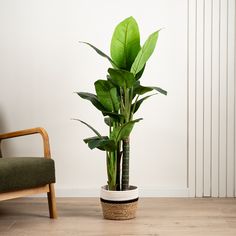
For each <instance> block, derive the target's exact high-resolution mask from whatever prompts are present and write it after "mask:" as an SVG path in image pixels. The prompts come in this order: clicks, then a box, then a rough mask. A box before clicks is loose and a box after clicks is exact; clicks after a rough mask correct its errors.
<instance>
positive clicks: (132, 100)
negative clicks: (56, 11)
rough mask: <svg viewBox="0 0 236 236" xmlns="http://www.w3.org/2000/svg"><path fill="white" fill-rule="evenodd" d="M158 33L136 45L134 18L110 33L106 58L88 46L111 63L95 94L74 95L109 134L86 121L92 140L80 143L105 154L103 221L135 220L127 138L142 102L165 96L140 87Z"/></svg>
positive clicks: (123, 22) (158, 91)
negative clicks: (99, 118) (97, 116)
mask: <svg viewBox="0 0 236 236" xmlns="http://www.w3.org/2000/svg"><path fill="white" fill-rule="evenodd" d="M158 34H159V30H158V31H156V32H154V33H152V34H151V35H150V36H149V37H148V39H147V40H146V42H145V43H144V45H143V46H142V47H141V46H140V35H139V28H138V24H137V22H136V21H135V19H134V18H133V17H129V18H126V19H125V20H123V21H122V22H120V23H119V24H118V25H117V26H116V28H115V31H114V33H113V36H112V40H111V45H110V54H111V56H110V57H109V56H108V55H106V54H105V53H103V52H102V51H101V50H99V49H98V48H96V47H95V46H93V45H92V44H90V43H87V42H82V43H85V44H87V45H89V46H90V47H92V48H93V49H94V50H95V51H96V52H97V53H98V54H99V55H101V56H102V57H105V58H106V59H108V60H109V62H110V63H111V67H110V68H109V69H108V71H107V72H108V73H107V77H106V79H104V80H97V81H96V82H95V83H94V86H95V91H96V94H92V93H88V92H77V94H78V95H79V96H80V97H81V98H83V99H86V100H88V101H90V102H91V103H92V104H93V105H94V106H95V107H96V108H97V109H98V110H99V111H100V112H101V113H102V115H103V116H104V122H105V123H106V125H107V126H108V131H109V132H108V135H105V136H104V135H102V134H100V133H99V132H98V131H97V130H96V129H95V128H93V127H92V126H90V125H89V124H87V123H86V122H84V121H82V120H79V119H75V120H78V121H80V122H82V123H83V124H85V125H86V126H88V127H89V128H90V129H91V130H92V131H93V132H94V133H95V136H93V137H89V138H86V139H84V142H85V143H86V144H87V145H88V146H89V148H90V149H95V148H98V149H99V150H102V151H105V153H106V164H107V178H108V181H107V185H105V186H103V187H102V188H101V204H102V208H103V215H104V218H106V219H119V220H121V219H131V218H134V217H135V213H136V209H137V202H138V189H137V187H136V186H130V185H129V159H130V140H129V136H130V133H131V131H132V129H133V127H134V125H135V123H137V122H139V121H140V120H142V119H141V118H138V119H135V118H134V114H135V113H136V112H137V110H138V109H139V108H140V105H141V104H142V103H143V101H145V100H146V99H147V98H149V97H151V96H153V95H155V94H156V93H154V94H149V95H145V96H142V95H144V94H146V93H148V92H151V91H153V90H154V91H156V92H157V93H161V94H164V95H166V94H167V92H166V91H165V90H163V89H161V88H160V87H148V86H143V85H141V84H140V78H141V76H142V74H143V72H144V69H145V65H146V62H147V61H148V59H149V58H150V56H151V55H152V53H153V51H154V49H155V46H156V42H157V39H158Z"/></svg>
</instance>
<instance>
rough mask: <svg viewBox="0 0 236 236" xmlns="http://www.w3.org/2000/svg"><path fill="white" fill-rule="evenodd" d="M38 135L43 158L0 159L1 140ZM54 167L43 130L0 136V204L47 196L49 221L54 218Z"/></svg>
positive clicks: (22, 131) (0, 154)
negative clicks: (39, 194)
mask: <svg viewBox="0 0 236 236" xmlns="http://www.w3.org/2000/svg"><path fill="white" fill-rule="evenodd" d="M33 134H40V135H41V136H42V139H43V147H44V157H43V158H39V157H2V153H1V143H2V141H4V140H5V139H10V138H15V137H20V136H25V135H33ZM54 183H55V167H54V161H53V160H52V159H51V154H50V146H49V138H48V134H47V132H46V130H45V129H43V128H33V129H26V130H21V131H16V132H11V133H5V134H0V201H3V200H7V199H13V198H18V197H23V196H27V195H32V194H38V193H47V198H48V206H49V215H50V218H54V219H55V218H57V210H56V199H55V192H54Z"/></svg>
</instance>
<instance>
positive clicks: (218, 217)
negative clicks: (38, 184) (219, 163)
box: [0, 198, 236, 236]
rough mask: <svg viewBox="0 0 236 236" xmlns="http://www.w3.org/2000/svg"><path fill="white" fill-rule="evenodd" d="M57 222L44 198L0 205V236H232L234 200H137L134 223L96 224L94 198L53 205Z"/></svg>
mask: <svg viewBox="0 0 236 236" xmlns="http://www.w3.org/2000/svg"><path fill="white" fill-rule="evenodd" d="M57 207H58V219H57V220H52V219H50V218H48V208H47V200H46V198H45V199H44V198H22V199H17V200H9V201H3V202H0V235H1V236H11V235H12V236H13V235H14V236H23V235H24V236H28V235H30V236H34V235H37V236H38V235H39V236H48V235H53V236H61V235H63V236H67V235H69V236H70V235H72V236H73V235H75V236H77V235H79V236H80V235H81V236H131V235H132V236H134V235H137V236H170V235H173V236H187V235H188V236H197V235H198V236H213V235H214V236H236V199H235V198H228V199H224V198H221V199H219V198H204V199H202V198H197V199H194V198H143V199H140V202H139V209H138V215H137V218H136V219H133V220H128V221H111V220H104V219H103V218H102V212H101V208H100V203H99V199H97V198H59V199H57Z"/></svg>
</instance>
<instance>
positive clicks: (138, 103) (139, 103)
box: [131, 93, 157, 113]
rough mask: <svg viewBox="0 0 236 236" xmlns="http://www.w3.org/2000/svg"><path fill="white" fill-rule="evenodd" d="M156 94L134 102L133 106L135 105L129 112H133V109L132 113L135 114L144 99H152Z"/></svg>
mask: <svg viewBox="0 0 236 236" xmlns="http://www.w3.org/2000/svg"><path fill="white" fill-rule="evenodd" d="M156 94H157V93H156ZM156 94H152V95H149V96H146V97H143V98H142V99H140V100H138V101H137V102H136V104H135V103H134V104H132V106H131V111H133V109H134V112H133V113H135V112H136V111H137V110H138V109H139V107H140V106H141V104H142V103H143V102H144V101H145V100H146V99H148V98H149V97H152V96H154V95H156ZM134 106H135V107H134Z"/></svg>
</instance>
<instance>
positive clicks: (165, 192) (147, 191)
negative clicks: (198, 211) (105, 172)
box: [56, 188, 189, 197]
mask: <svg viewBox="0 0 236 236" xmlns="http://www.w3.org/2000/svg"><path fill="white" fill-rule="evenodd" d="M99 195H100V194H99V189H83V188H77V189H72V188H71V189H69V188H65V189H62V188H58V189H56V196H57V197H99ZM139 196H140V197H189V189H188V188H183V189H152V188H141V189H139Z"/></svg>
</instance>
